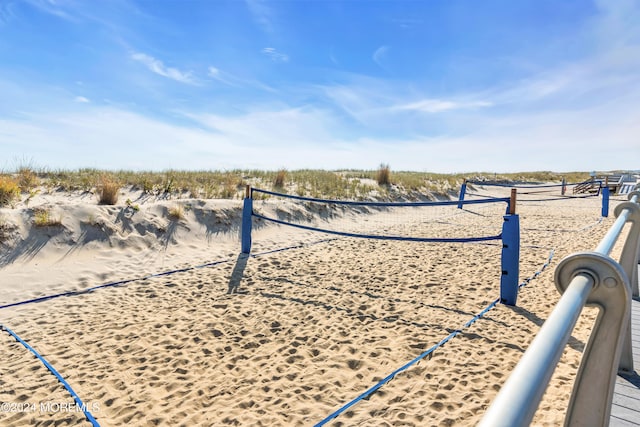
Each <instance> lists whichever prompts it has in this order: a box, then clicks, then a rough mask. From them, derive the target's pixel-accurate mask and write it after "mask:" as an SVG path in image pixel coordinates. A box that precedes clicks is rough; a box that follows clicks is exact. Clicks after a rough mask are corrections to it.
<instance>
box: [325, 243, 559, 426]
mask: <svg viewBox="0 0 640 427" xmlns="http://www.w3.org/2000/svg"><path fill="white" fill-rule="evenodd" d="M554 254H555V250H554V249H551V252H550V253H549V256H548V257H547V260H546V262H545V263H544V264H543V265H542V266H541V267H540V268H539V269H538V271H536V272H535V273H534V274H533V275H531V276H529V277H527V278H526V279H525V280H523V282H522V283H520V285H518V288H522V287H523V286H526V285H527V284H529V282H531V281H532V280H533V279H535V278H537V277H538V276H539V275H540V274H542V272H543V271H544V270H545V269H546V268H547V267H548V266H549V265H550V264H551V260H552V259H553V256H554ZM499 303H500V298H497V299H495V300H494V301H493V302H491V303H490V304H489V305H488V306H487V307H485V308H484V309H483V310H482V311H481V312H480V313H478V314H476V315H475V316H474V317H473V318H471V319H470V320H469V321H467V322H466V323H465V324H464V325H463V326H462V327H461V328H459V329H456V330H455V331H453V332H451V333H450V334H449V335H448V336H447V337H446V338H444V339H443V340H441V341H440V342H438V343H437V344H435V345H434V346H432V347H430V348H429V349H428V350H427V351H425V352H424V353H422V354H420V355H419V356H418V357H416V358H415V359H413V360H411V361H409V362H408V363H406V364H404V365H403V366H401V367H399V368H398V369H396V370H395V371H393V372H392V373H390V374H389V375H387V376H386V377H384V378H383V379H381V380H380V381H379V382H378V383H377V384H375V385H374V386H373V387H371V388H369V389H368V390H367V391H365V392H364V393H362V394H360V395H359V396H358V397H356V398H355V399H353V400H351V401H350V402H348V403H347V404H346V405H344V406H342V407H341V408H340V409H338V410H337V411H335V412H333V413H331V414H330V415H329V416H327V417H326V418H324V419H323V420H322V421H320V422H319V423H317V424H315V425H314V427H321V426H323V425H325V424H326V423H328V422H329V421H331V420H333V419H334V418H336V417H337V416H338V415H340V414H342V413H343V412H345V411H346V410H347V409H349V408H350V407H352V406H353V405H355V404H356V403H358V402H360V401H362V400H364V399H367V398H368V397H370V396H371V395H372V394H373V393H375V392H376V391H378V390H379V389H380V388H382V386H384V385H385V384H387V383H388V382H389V381H391V380H392V379H394V378H395V376H396V375H398V374H399V373H401V372H403V371H406V370H407V369H409V368H410V367H412V366H413V365H415V364H416V363H418V362H419V361H421V360H422V359H424V358H425V357H427V356H429V357H432V356H433V352H434V351H436V350H437V349H438V348H440V347H442V346H443V345H445V344H446V343H447V342H449V341H450V340H452V339H453V338H454V337H455V336H457V335H458V334H460V333H462V331H463V330H464V329H465V328H468V327H469V326H471V325H473V324H474V323H475V322H476V321H478V320H479V319H481V318H482V317H484V315H485V314H487V312H488V311H489V310H491V309H492V308H494V307H495V306H496V305H498V304H499Z"/></svg>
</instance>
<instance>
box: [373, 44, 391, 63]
mask: <svg viewBox="0 0 640 427" xmlns="http://www.w3.org/2000/svg"><path fill="white" fill-rule="evenodd" d="M388 52H389V46H384V45H383V46H380V47H379V48H377V49H376V51H375V52H373V55H372V59H373V61H374V62H375V63H376V64H378V65H379V66H381V67H382V66H383V61H384V59H385V58H386V56H387V53H388Z"/></svg>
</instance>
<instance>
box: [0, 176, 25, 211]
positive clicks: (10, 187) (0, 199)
mask: <svg viewBox="0 0 640 427" xmlns="http://www.w3.org/2000/svg"><path fill="white" fill-rule="evenodd" d="M19 198H20V185H19V184H18V183H17V182H16V181H15V180H14V179H13V178H10V177H8V176H0V206H6V205H10V204H12V203H13V202H14V201H15V200H17V199H19Z"/></svg>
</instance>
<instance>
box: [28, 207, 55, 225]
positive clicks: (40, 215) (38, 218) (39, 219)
mask: <svg viewBox="0 0 640 427" xmlns="http://www.w3.org/2000/svg"><path fill="white" fill-rule="evenodd" d="M33 225H35V226H36V227H53V226H57V225H62V218H60V217H54V216H53V215H51V212H50V211H49V210H48V209H36V210H35V211H34V213H33Z"/></svg>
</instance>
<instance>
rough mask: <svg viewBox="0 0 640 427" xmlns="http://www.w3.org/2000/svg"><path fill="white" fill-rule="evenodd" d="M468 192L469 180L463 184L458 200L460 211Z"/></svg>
mask: <svg viewBox="0 0 640 427" xmlns="http://www.w3.org/2000/svg"><path fill="white" fill-rule="evenodd" d="M466 192H467V180H466V179H465V180H464V181H463V182H462V187H460V197H459V198H458V202H459V203H458V209H462V202H463V201H464V195H465V193H466Z"/></svg>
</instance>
